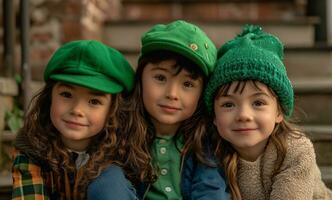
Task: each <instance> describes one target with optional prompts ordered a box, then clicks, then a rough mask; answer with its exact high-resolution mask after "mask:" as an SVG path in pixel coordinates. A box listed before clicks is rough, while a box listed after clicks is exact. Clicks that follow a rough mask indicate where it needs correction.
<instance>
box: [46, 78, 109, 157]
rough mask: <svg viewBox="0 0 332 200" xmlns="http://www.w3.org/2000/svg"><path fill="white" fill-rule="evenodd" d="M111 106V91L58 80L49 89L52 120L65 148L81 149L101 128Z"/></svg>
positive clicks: (84, 147) (83, 148)
mask: <svg viewBox="0 0 332 200" xmlns="http://www.w3.org/2000/svg"><path fill="white" fill-rule="evenodd" d="M110 105H111V95H110V94H104V93H101V92H97V91H94V90H90V89H87V88H85V87H80V86H76V85H70V84H65V83H61V82H58V83H56V84H55V85H54V87H53V89H52V103H51V114H50V115H51V121H52V123H53V125H54V127H55V128H56V129H57V130H58V131H59V132H60V134H61V138H62V141H63V143H64V144H65V145H66V146H67V147H68V148H70V149H72V150H76V151H82V150H85V149H86V147H87V146H88V145H89V142H90V140H91V137H92V136H95V135H96V134H97V133H99V132H100V131H101V130H102V129H103V128H104V126H105V123H106V119H107V115H108V113H109V110H110Z"/></svg>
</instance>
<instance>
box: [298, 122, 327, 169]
mask: <svg viewBox="0 0 332 200" xmlns="http://www.w3.org/2000/svg"><path fill="white" fill-rule="evenodd" d="M302 128H303V129H304V132H305V133H306V135H307V136H308V137H309V138H310V139H311V141H312V142H313V144H314V148H315V152H316V160H317V163H318V165H319V166H331V167H332V156H331V154H332V124H330V125H316V126H310V125H304V126H302Z"/></svg>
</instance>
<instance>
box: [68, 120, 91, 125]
mask: <svg viewBox="0 0 332 200" xmlns="http://www.w3.org/2000/svg"><path fill="white" fill-rule="evenodd" d="M64 122H65V123H66V124H68V125H70V126H87V125H85V124H82V123H79V122H73V121H67V120H64Z"/></svg>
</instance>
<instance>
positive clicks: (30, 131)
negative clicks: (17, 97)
mask: <svg viewBox="0 0 332 200" xmlns="http://www.w3.org/2000/svg"><path fill="white" fill-rule="evenodd" d="M55 84H56V82H55V81H52V80H50V81H48V82H47V83H46V85H45V86H44V87H43V88H42V90H41V91H40V92H39V93H38V94H36V95H35V96H34V97H33V99H32V101H31V103H30V106H29V107H30V109H29V111H28V113H27V115H26V116H25V121H24V125H23V127H22V128H21V129H20V131H19V133H18V138H22V137H23V138H25V139H24V143H25V144H24V145H20V144H18V143H19V142H18V139H17V140H16V144H15V146H16V148H17V149H18V150H20V151H21V152H22V153H24V154H26V155H27V156H29V157H30V158H32V159H33V160H34V161H37V162H38V163H42V165H41V166H43V167H44V168H48V170H50V171H51V172H52V174H53V175H54V182H55V186H56V192H57V193H58V194H59V196H60V197H65V195H66V194H65V193H66V191H65V188H64V183H65V182H66V180H65V177H66V175H67V173H74V174H75V173H77V170H76V167H75V163H74V162H73V161H72V159H71V153H70V151H68V150H67V148H65V147H64V144H63V142H62V140H61V138H60V137H59V132H58V130H57V129H56V128H55V127H54V126H53V124H52V122H51V119H50V105H51V99H52V96H51V94H52V89H53V87H54V85H55ZM111 98H112V99H111V102H112V103H111V107H110V110H109V115H108V116H107V120H106V124H105V128H104V129H103V130H102V131H101V132H100V133H98V134H97V135H96V136H94V137H93V138H92V141H91V143H90V145H89V146H88V149H87V153H88V154H89V156H90V159H89V160H88V162H87V164H85V165H84V166H83V167H82V168H81V169H80V174H84V176H79V177H78V179H77V182H76V183H75V188H77V191H76V192H74V194H77V195H78V196H77V197H75V199H84V198H86V189H87V185H88V183H89V182H90V181H91V180H92V179H94V178H96V177H97V176H99V175H100V173H101V171H102V170H104V169H105V168H106V167H107V166H109V165H110V164H117V165H120V166H123V165H126V164H129V165H130V166H131V167H133V168H135V167H136V165H140V163H139V162H137V160H139V159H141V158H140V152H138V153H136V148H135V146H136V145H137V143H136V140H133V141H132V143H131V144H129V145H130V147H132V148H128V149H126V150H127V151H123V149H122V148H118V146H119V142H120V141H121V142H123V141H124V140H123V139H120V138H119V137H122V136H123V135H122V134H119V133H118V132H117V130H118V125H119V124H121V123H122V124H123V123H125V121H126V119H124V118H123V117H121V116H122V114H121V112H120V109H119V105H120V102H122V101H123V96H122V94H112V95H111ZM118 116H119V117H118ZM20 142H21V143H22V140H20ZM138 145H140V144H138ZM127 153H128V155H136V157H133V156H128V158H127V159H126V162H125V163H123V162H122V160H121V158H120V157H119V155H121V156H123V157H125V156H124V155H125V154H127ZM138 167H139V166H138ZM72 190H74V189H72Z"/></svg>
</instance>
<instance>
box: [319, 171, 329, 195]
mask: <svg viewBox="0 0 332 200" xmlns="http://www.w3.org/2000/svg"><path fill="white" fill-rule="evenodd" d="M319 169H320V171H321V174H322V179H323V181H324V183H325V185H326V186H327V187H328V188H330V189H331V190H332V166H327V167H319Z"/></svg>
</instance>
